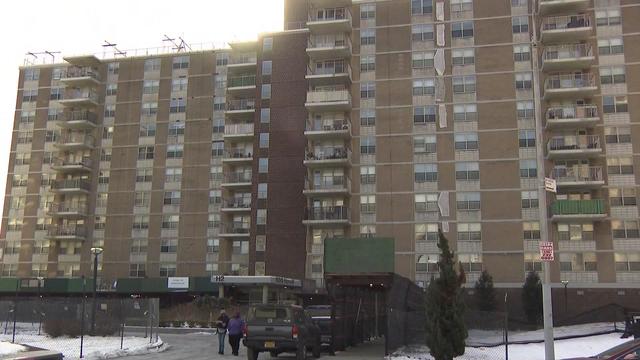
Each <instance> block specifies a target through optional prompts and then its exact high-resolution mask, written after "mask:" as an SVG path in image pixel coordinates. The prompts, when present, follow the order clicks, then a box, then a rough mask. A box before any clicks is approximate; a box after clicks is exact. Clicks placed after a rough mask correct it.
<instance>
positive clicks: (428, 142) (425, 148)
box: [413, 135, 437, 154]
mask: <svg viewBox="0 0 640 360" xmlns="http://www.w3.org/2000/svg"><path fill="white" fill-rule="evenodd" d="M436 149H437V146H436V135H422V136H414V137H413V153H414V154H435V153H436Z"/></svg>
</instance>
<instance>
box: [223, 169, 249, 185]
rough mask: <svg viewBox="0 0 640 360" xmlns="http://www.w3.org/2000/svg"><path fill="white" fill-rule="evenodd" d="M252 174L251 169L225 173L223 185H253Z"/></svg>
mask: <svg viewBox="0 0 640 360" xmlns="http://www.w3.org/2000/svg"><path fill="white" fill-rule="evenodd" d="M251 180H252V175H251V172H250V171H244V172H230V173H228V174H225V175H224V179H223V182H222V184H220V186H221V187H226V188H243V187H251Z"/></svg>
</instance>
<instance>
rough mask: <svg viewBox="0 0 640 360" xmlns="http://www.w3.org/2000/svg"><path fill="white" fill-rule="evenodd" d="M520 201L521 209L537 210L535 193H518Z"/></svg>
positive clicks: (536, 194)
mask: <svg viewBox="0 0 640 360" xmlns="http://www.w3.org/2000/svg"><path fill="white" fill-rule="evenodd" d="M520 199H521V202H522V208H523V209H537V208H538V192H537V191H522V192H521V193H520Z"/></svg>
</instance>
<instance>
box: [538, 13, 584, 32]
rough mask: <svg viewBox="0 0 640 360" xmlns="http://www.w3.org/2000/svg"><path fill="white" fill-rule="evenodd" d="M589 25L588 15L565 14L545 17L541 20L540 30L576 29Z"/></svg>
mask: <svg viewBox="0 0 640 360" xmlns="http://www.w3.org/2000/svg"><path fill="white" fill-rule="evenodd" d="M590 26H591V19H590V18H589V16H587V15H584V14H581V15H566V16H552V17H546V18H544V19H543V20H542V31H549V30H562V29H577V28H584V27H590Z"/></svg>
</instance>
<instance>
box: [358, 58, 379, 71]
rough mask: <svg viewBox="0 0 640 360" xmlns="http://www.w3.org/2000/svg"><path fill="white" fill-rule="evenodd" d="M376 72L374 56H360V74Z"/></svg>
mask: <svg viewBox="0 0 640 360" xmlns="http://www.w3.org/2000/svg"><path fill="white" fill-rule="evenodd" d="M367 71H376V56H375V55H360V72H367Z"/></svg>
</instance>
